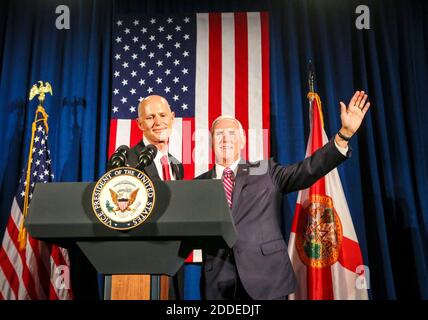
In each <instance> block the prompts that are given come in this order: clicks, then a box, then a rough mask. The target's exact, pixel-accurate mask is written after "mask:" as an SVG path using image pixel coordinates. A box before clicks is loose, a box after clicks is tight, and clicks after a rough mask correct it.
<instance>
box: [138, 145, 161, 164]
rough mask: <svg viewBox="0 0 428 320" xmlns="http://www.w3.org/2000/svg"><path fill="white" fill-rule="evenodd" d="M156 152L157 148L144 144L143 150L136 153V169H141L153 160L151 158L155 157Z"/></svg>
mask: <svg viewBox="0 0 428 320" xmlns="http://www.w3.org/2000/svg"><path fill="white" fill-rule="evenodd" d="M157 153H158V148H156V147H155V146H154V145H152V144H149V145H148V146H146V147H145V148H144V149H143V151H141V153H140V154H139V155H138V165H137V169H138V170H143V169H144V168H145V167H147V166H148V165H149V164H151V163H152V162H153V160H154V159H155V157H156V154H157Z"/></svg>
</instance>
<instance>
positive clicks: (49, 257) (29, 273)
mask: <svg viewBox="0 0 428 320" xmlns="http://www.w3.org/2000/svg"><path fill="white" fill-rule="evenodd" d="M32 130H33V134H32V142H31V147H30V149H31V150H30V157H29V163H27V164H26V165H25V167H24V170H23V173H22V177H21V180H20V181H19V186H18V190H17V192H16V195H15V197H14V199H13V204H12V208H11V213H10V216H9V220H8V223H7V226H6V230H5V233H4V236H3V242H2V246H1V248H0V300H3V299H5V300H42V299H43V300H44V299H49V300H58V299H60V300H65V299H72V291H71V288H70V278H69V277H70V270H69V268H70V262H69V258H68V252H67V250H65V249H63V248H59V247H57V246H54V245H50V244H47V243H44V242H42V241H39V240H36V239H34V238H32V237H30V235H28V234H27V235H26V237H24V238H22V239H23V242H20V239H19V236H20V235H22V233H20V229H21V226H22V223H23V221H24V211H25V202H26V200H27V199H28V204H30V202H31V198H32V196H33V191H34V188H35V184H36V183H48V182H52V179H53V178H54V175H53V173H52V172H51V159H50V152H49V148H48V127H47V114H46V113H45V112H44V109H43V108H42V107H39V108H38V109H37V111H36V119H35V121H34V122H33V127H32ZM28 165H29V166H28Z"/></svg>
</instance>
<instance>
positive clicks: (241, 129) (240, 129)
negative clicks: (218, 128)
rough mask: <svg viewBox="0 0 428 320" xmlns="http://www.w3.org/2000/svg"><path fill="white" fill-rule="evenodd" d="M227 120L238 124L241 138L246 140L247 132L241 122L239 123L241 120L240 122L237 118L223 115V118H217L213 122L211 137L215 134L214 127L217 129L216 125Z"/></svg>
mask: <svg viewBox="0 0 428 320" xmlns="http://www.w3.org/2000/svg"><path fill="white" fill-rule="evenodd" d="M225 119H228V120H232V121H234V122H236V123H237V124H238V127H239V132H240V134H241V138H243V139H244V138H245V131H244V128H243V127H242V124H241V122H239V120H238V119H236V118H235V117H232V116H229V115H221V116H219V117H217V118H216V119H215V120H214V121H213V123H212V125H211V130H210V133H211V136H212V135H213V133H214V127H215V125H216V124H217V123H218V122H220V121H221V120H225Z"/></svg>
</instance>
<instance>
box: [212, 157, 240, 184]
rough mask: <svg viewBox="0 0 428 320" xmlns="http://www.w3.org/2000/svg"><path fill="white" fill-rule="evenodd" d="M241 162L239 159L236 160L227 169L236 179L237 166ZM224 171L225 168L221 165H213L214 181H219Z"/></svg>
mask: <svg viewBox="0 0 428 320" xmlns="http://www.w3.org/2000/svg"><path fill="white" fill-rule="evenodd" d="M240 161H241V159H238V160H236V161H235V162H234V163H232V164H231V165H230V166H229V168H230V169H231V170H232V171H233V174H234V175H235V177H236V173H237V171H238V164H239V162H240ZM224 169H226V167H223V166H222V165H220V164H218V163H216V164H215V173H216V179H221V177H222V176H223V171H224Z"/></svg>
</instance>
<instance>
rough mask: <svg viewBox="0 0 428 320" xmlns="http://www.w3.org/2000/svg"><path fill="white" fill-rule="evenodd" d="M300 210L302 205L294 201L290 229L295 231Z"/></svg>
mask: <svg viewBox="0 0 428 320" xmlns="http://www.w3.org/2000/svg"><path fill="white" fill-rule="evenodd" d="M301 212H302V205H301V204H300V203H296V209H294V219H293V224H292V225H291V231H290V232H294V233H297V226H298V222H299V218H300V213H301Z"/></svg>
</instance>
